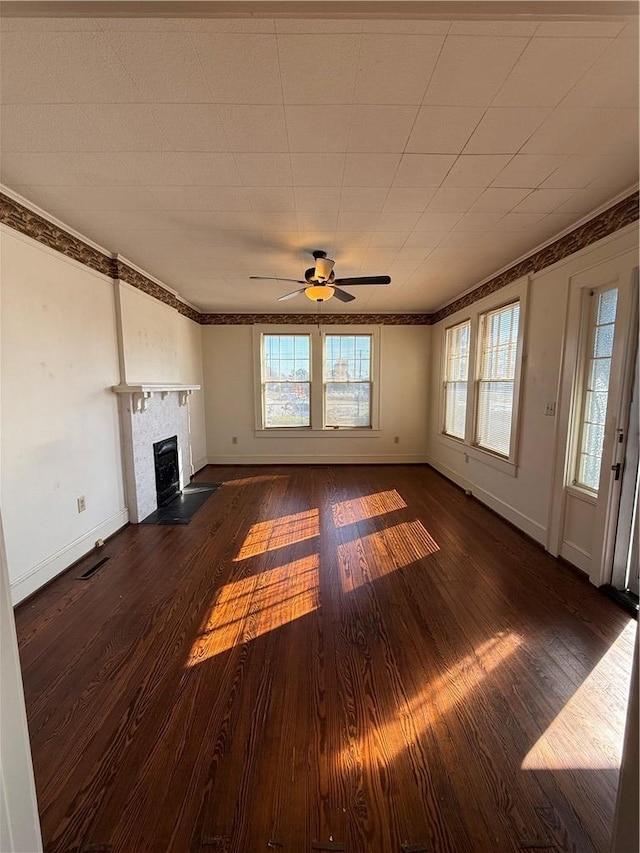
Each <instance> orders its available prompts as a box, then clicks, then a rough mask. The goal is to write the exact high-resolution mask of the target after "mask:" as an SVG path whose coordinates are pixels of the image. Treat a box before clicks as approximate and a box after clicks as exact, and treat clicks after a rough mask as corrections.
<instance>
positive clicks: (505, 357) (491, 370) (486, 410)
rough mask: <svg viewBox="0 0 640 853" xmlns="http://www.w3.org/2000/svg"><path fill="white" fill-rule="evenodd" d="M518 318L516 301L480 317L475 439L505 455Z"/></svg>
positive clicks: (510, 410)
mask: <svg viewBox="0 0 640 853" xmlns="http://www.w3.org/2000/svg"><path fill="white" fill-rule="evenodd" d="M519 320H520V305H519V303H518V302H513V303H512V304H511V305H505V306H504V307H503V308H498V309H497V310H495V311H488V312H487V313H486V314H482V315H481V317H480V352H479V361H480V365H479V371H478V386H477V387H478V390H477V400H476V406H477V408H476V435H475V443H476V444H477V446H478V447H482V448H484V449H485V450H491V451H493V452H494V453H498V454H500V455H501V456H506V457H508V456H509V451H510V447H511V430H512V423H513V395H514V391H515V376H516V355H517V348H518V327H519Z"/></svg>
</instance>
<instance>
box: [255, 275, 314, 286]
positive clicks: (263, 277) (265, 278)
mask: <svg viewBox="0 0 640 853" xmlns="http://www.w3.org/2000/svg"><path fill="white" fill-rule="evenodd" d="M249 278H259V279H261V280H262V281H293V282H295V283H296V284H306V283H307V282H306V281H302V279H300V278H276V277H275V276H272V275H250V276H249Z"/></svg>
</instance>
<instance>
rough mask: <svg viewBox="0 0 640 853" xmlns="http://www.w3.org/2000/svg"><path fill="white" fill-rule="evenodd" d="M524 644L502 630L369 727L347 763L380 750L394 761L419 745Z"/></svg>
mask: <svg viewBox="0 0 640 853" xmlns="http://www.w3.org/2000/svg"><path fill="white" fill-rule="evenodd" d="M521 644H522V638H521V637H520V636H518V635H517V634H506V633H500V634H498V635H496V636H495V637H491V638H489V639H488V640H486V642H484V643H482V644H481V645H480V646H478V648H476V649H474V650H473V651H472V652H470V653H469V654H468V655H466V656H465V657H463V658H461V660H460V661H458V662H457V663H455V664H453V665H452V666H450V667H449V668H448V669H447V671H446V672H445V673H443V674H442V675H441V676H439V677H438V678H436V679H435V680H433V681H429V683H428V684H426V685H425V687H424V689H423V690H422V691H421V692H420V693H419V694H418V695H416V696H414V697H413V698H412V699H410V700H409V701H408V702H406V703H405V704H404V705H403V706H402V707H400V708H398V709H397V712H396V714H395V715H394V717H393V718H390V719H388V720H386V721H385V722H384V723H382V724H381V725H380V726H377V727H374V726H371V727H369V726H367V731H366V732H364V733H363V734H361V735H359V736H358V737H357V738H356V739H354V740H352V741H351V743H350V744H349V746H348V747H347V748H346V749H344V750H343V751H342V756H341V758H342V760H343V762H345V763H346V764H347V765H351V764H353V763H354V761H356V762H361V761H362V756H363V755H367V754H368V755H372V754H373V755H375V754H376V753H378V754H379V755H383V756H384V757H385V760H386V761H391V760H393V759H394V758H395V757H396V756H397V755H399V754H400V753H401V752H403V751H408V752H411V751H412V750H414V749H416V748H418V746H417V745H418V742H419V741H420V740H421V738H422V737H423V736H424V733H425V731H426V730H427V728H428V727H430V726H432V725H435V724H437V723H438V721H439V720H440V719H441V718H442V717H444V716H445V715H446V714H447V713H448V712H449V711H450V710H451V709H452V708H453V706H454V705H457V704H459V703H462V702H465V701H468V700H469V698H470V694H472V692H473V691H474V690H475V689H476V688H477V687H479V686H480V685H481V683H482V682H483V680H484V679H485V678H486V677H487V675H489V674H490V673H491V671H492V670H494V669H496V668H497V667H499V666H500V665H501V664H502V663H503V662H504V661H505V660H506V659H507V658H508V657H509V656H510V655H512V654H513V653H514V652H515V651H517V649H518V647H519V646H520V645H521ZM369 739H371V740H373V746H374V749H373V751H372V750H371V746H372V745H371V744H370V745H369V746H367V744H366V743H365V741H366V740H369ZM420 748H423V747H422V746H421V747H420Z"/></svg>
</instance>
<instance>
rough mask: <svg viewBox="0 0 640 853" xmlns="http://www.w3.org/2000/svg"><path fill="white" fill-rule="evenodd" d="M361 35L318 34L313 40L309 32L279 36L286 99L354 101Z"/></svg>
mask: <svg viewBox="0 0 640 853" xmlns="http://www.w3.org/2000/svg"><path fill="white" fill-rule="evenodd" d="M359 39H360V36H358V35H317V36H315V37H314V38H313V39H311V40H310V39H309V38H308V36H306V35H280V36H278V54H279V57H280V72H281V76H282V90H283V92H284V100H285V103H286V104H307V105H308V104H350V103H352V100H353V87H354V84H355V77H356V62H357V56H358V45H359ZM324 56H326V57H327V60H326V61H323V57H324Z"/></svg>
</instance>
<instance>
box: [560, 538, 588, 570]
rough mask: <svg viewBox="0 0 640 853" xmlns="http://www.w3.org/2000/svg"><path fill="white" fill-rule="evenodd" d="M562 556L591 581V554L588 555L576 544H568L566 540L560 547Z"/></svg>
mask: <svg viewBox="0 0 640 853" xmlns="http://www.w3.org/2000/svg"><path fill="white" fill-rule="evenodd" d="M560 556H561V557H562V558H563V559H565V560H567V561H568V562H569V563H572V565H574V566H576V567H577V568H578V569H580V570H581V571H583V572H585V574H586V575H587V576H589V579H591V575H590V569H591V554H588V553H587V552H586V551H585V550H584V548H581V547H580V546H579V545H576V544H575V542H567V540H566V539H565V540H564V541H563V542H562V544H561V545H560Z"/></svg>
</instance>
